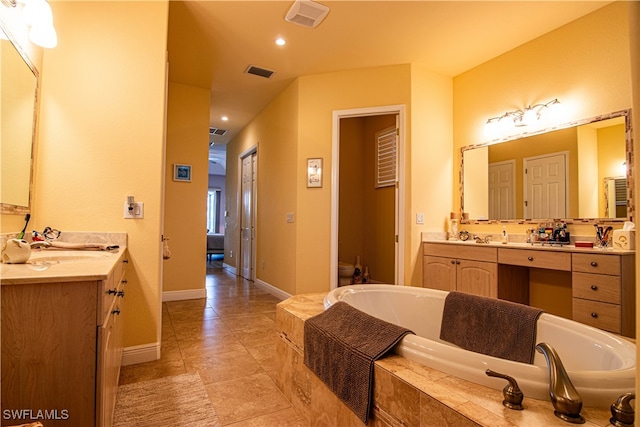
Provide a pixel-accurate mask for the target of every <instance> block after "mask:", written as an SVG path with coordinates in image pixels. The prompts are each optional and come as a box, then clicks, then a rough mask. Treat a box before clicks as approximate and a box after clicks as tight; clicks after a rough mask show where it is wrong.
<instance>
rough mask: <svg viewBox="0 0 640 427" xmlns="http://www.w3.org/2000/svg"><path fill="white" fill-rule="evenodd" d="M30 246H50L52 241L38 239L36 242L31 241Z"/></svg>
mask: <svg viewBox="0 0 640 427" xmlns="http://www.w3.org/2000/svg"><path fill="white" fill-rule="evenodd" d="M29 246H30V247H31V248H32V249H33V248H48V247H49V246H51V243H49V242H45V241H44V240H38V241H36V242H33V243H30V244H29Z"/></svg>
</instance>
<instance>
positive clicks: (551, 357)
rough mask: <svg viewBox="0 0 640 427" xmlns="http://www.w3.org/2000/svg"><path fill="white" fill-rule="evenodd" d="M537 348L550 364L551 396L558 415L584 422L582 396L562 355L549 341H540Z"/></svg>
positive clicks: (564, 418)
mask: <svg viewBox="0 0 640 427" xmlns="http://www.w3.org/2000/svg"><path fill="white" fill-rule="evenodd" d="M536 350H538V352H540V353H542V354H543V355H544V358H545V359H547V365H549V396H550V397H551V403H552V404H553V407H554V409H555V411H553V413H554V414H555V416H556V417H558V418H560V419H561V420H563V421H567V422H569V423H573V424H582V423H584V417H583V416H582V415H580V410H582V398H581V397H580V395H579V394H578V391H577V390H576V389H575V387H574V386H573V383H572V382H571V380H570V379H569V375H567V371H565V369H564V366H563V365H562V361H561V360H560V356H558V353H557V352H556V350H555V349H554V348H553V347H551V346H550V345H549V344H547V343H539V344H538V345H536Z"/></svg>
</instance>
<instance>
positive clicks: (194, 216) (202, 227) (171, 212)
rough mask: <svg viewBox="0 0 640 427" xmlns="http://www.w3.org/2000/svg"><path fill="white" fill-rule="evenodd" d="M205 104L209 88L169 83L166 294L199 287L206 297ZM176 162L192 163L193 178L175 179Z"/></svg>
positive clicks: (207, 181)
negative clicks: (168, 255)
mask: <svg viewBox="0 0 640 427" xmlns="http://www.w3.org/2000/svg"><path fill="white" fill-rule="evenodd" d="M169 79H171V71H169ZM209 102H210V92H209V90H208V89H205V88H198V87H194V86H187V85H184V84H179V83H173V82H170V83H169V95H168V100H167V149H166V168H165V174H166V175H165V200H164V215H165V216H164V234H165V236H166V237H168V238H169V242H168V244H169V248H170V250H171V258H170V259H168V260H165V261H163V264H164V276H163V288H162V289H163V291H164V292H175V291H184V290H198V289H199V290H202V294H203V295H204V289H205V276H206V273H207V272H206V265H205V263H204V260H205V258H206V253H207V241H206V233H207V218H206V213H207V189H208V186H209V162H208V150H209V134H208V129H209ZM176 163H178V164H187V165H191V182H180V181H174V180H173V167H174V164H176ZM198 261H199V262H198Z"/></svg>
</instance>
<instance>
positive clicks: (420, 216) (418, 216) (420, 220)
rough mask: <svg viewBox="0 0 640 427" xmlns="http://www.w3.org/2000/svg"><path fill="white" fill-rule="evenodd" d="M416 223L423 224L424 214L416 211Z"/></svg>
mask: <svg viewBox="0 0 640 427" xmlns="http://www.w3.org/2000/svg"><path fill="white" fill-rule="evenodd" d="M416 224H424V214H423V213H417V214H416Z"/></svg>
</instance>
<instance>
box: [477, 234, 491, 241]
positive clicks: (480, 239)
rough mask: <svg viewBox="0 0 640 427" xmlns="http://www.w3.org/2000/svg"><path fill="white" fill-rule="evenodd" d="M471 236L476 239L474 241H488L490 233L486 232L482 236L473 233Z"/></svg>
mask: <svg viewBox="0 0 640 427" xmlns="http://www.w3.org/2000/svg"><path fill="white" fill-rule="evenodd" d="M473 238H474V239H475V240H476V243H489V242H490V241H491V234H487V235H486V236H484V237H480V236H477V235H475V234H474V235H473Z"/></svg>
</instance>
